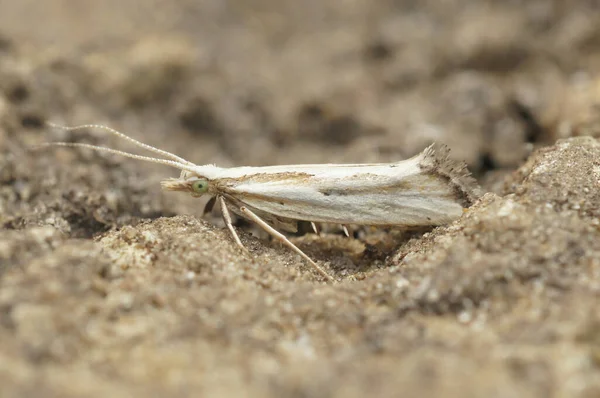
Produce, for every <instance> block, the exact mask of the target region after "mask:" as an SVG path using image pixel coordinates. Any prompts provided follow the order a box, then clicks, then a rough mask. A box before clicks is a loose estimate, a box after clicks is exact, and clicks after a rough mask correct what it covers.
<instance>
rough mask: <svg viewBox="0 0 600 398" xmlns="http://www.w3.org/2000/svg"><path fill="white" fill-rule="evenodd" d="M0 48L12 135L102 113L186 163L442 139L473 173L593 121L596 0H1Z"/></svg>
mask: <svg viewBox="0 0 600 398" xmlns="http://www.w3.org/2000/svg"><path fill="white" fill-rule="evenodd" d="M0 43H1V46H0V92H2V93H3V94H4V100H3V102H5V104H4V105H3V108H4V109H5V110H4V112H5V113H12V111H15V112H17V113H19V115H20V116H19V118H20V120H16V119H15V120H12V121H11V123H8V125H10V127H9V130H11V131H12V130H14V129H17V128H19V127H23V126H24V127H26V128H30V127H35V126H36V125H38V124H39V122H40V121H42V120H46V119H51V120H54V121H58V122H64V123H67V124H78V123H89V122H101V123H106V124H110V125H111V126H113V127H117V128H120V129H122V130H125V131H127V132H129V133H131V134H133V135H134V136H136V137H137V138H141V137H142V136H145V137H144V139H145V140H147V141H149V142H150V143H152V144H154V145H158V146H161V147H162V148H164V149H167V150H170V151H173V152H176V153H178V154H180V155H182V156H184V157H186V158H189V159H191V160H192V161H195V162H198V163H208V162H215V161H216V162H219V163H220V164H224V165H242V164H251V165H259V164H273V163H294V162H299V163H308V162H345V161H356V162H362V161H375V160H377V161H390V160H397V159H401V158H404V157H406V156H409V155H412V154H414V153H416V152H418V151H420V150H421V149H422V148H423V147H425V146H426V145H427V144H428V143H430V142H432V141H442V142H445V143H447V144H448V145H450V146H451V147H452V149H453V156H455V157H456V158H459V159H464V160H466V161H467V162H468V163H469V165H470V166H471V168H472V170H473V171H475V172H478V173H480V172H485V171H489V170H497V169H507V168H508V169H511V168H514V167H515V166H517V165H518V164H520V163H521V162H522V161H523V159H524V158H525V157H526V156H527V154H528V153H529V151H530V150H531V147H532V144H533V145H537V144H547V143H551V142H554V141H555V140H556V139H557V138H558V137H563V136H570V135H576V134H590V133H595V132H597V129H598V123H597V121H598V104H599V103H600V100H599V99H600V88H599V87H600V81H599V80H598V74H597V71H598V70H599V67H600V56H599V52H598V49H599V48H600V11H599V5H598V2H597V1H584V0H582V1H568V0H527V1H518V0H512V1H498V0H483V1H481V0H478V1H474V0H442V1H440V0H429V1H414V0H379V1H372V0H335V1H334V0H325V1H323V0H306V1H302V2H299V1H294V0H253V1H247V0H193V1H192V0H190V1H186V0H179V1H167V0H126V1H122V0H121V1H116V0H107V1H80V0H46V1H43V2H39V1H33V0H19V1H16V0H14V1H10V0H0ZM6 109H11V111H10V112H9V111H7V110H6ZM167 137H168V139H167ZM32 140H33V141H35V140H37V138H33V139H32Z"/></svg>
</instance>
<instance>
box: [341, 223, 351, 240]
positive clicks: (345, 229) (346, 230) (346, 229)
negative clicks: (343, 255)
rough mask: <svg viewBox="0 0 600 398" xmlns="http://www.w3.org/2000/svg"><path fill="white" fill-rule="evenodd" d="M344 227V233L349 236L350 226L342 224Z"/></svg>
mask: <svg viewBox="0 0 600 398" xmlns="http://www.w3.org/2000/svg"><path fill="white" fill-rule="evenodd" d="M342 229H343V230H344V235H346V237H347V238H349V237H350V232H349V231H348V227H347V226H345V225H342Z"/></svg>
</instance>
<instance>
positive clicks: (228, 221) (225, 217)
mask: <svg viewBox="0 0 600 398" xmlns="http://www.w3.org/2000/svg"><path fill="white" fill-rule="evenodd" d="M218 200H219V205H220V206H221V214H223V221H225V225H226V226H227V228H228V229H229V232H231V235H233V240H235V243H237V245H238V246H239V247H241V248H242V250H243V251H245V252H246V253H248V249H246V247H245V246H244V245H243V244H242V241H241V240H240V237H239V236H238V234H237V232H235V229H234V228H233V224H232V222H231V214H229V209H227V205H226V204H225V199H223V197H222V196H219V198H218Z"/></svg>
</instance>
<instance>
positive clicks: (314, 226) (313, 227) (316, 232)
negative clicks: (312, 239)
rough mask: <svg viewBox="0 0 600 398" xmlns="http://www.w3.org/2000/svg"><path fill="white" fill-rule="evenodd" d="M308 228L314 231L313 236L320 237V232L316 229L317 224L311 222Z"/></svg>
mask: <svg viewBox="0 0 600 398" xmlns="http://www.w3.org/2000/svg"><path fill="white" fill-rule="evenodd" d="M310 226H311V227H312V229H313V231H315V234H317V235H321V231H319V228H317V224H315V223H314V222H312V221H311V222H310Z"/></svg>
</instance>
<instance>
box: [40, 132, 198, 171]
mask: <svg viewBox="0 0 600 398" xmlns="http://www.w3.org/2000/svg"><path fill="white" fill-rule="evenodd" d="M46 124H47V125H48V126H49V127H52V128H56V129H61V130H64V131H76V130H84V129H98V130H104V131H106V132H108V133H110V134H112V135H114V136H116V137H118V138H121V139H123V140H125V141H128V142H130V143H132V144H134V145H135V146H138V147H140V148H143V149H145V150H147V151H150V152H154V153H157V154H159V155H162V156H164V157H166V158H168V159H173V160H175V161H176V162H178V163H182V164H189V165H194V163H192V162H190V161H188V160H185V159H184V158H182V157H179V156H177V155H175V154H172V153H171V152H167V151H164V150H162V149H158V148H155V147H153V146H152V145H148V144H144V143H143V142H141V141H138V140H136V139H135V138H131V137H130V136H128V135H126V134H123V133H121V132H120V131H117V130H115V129H113V128H110V127H108V126H104V125H101V124H82V125H79V126H61V125H58V124H54V123H51V122H46Z"/></svg>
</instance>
